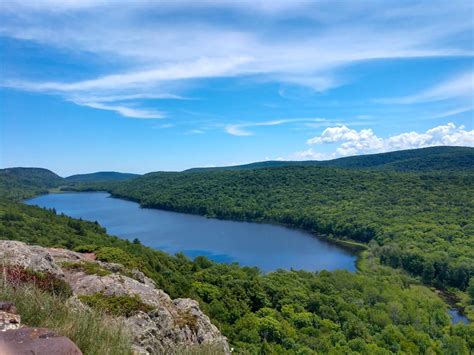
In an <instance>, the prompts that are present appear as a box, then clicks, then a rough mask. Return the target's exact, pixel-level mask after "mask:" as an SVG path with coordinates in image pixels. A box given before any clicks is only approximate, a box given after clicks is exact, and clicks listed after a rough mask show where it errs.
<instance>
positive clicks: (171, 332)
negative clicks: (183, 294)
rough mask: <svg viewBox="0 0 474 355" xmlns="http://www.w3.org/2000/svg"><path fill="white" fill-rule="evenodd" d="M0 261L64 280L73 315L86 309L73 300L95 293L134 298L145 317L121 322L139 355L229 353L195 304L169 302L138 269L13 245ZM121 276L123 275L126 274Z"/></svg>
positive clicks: (0, 246) (3, 248)
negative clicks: (80, 265) (79, 265)
mask: <svg viewBox="0 0 474 355" xmlns="http://www.w3.org/2000/svg"><path fill="white" fill-rule="evenodd" d="M2 253H3V254H2ZM1 259H5V260H8V261H7V262H9V263H12V264H15V265H21V266H25V267H29V268H31V269H33V270H35V271H42V272H50V273H53V274H55V275H57V276H58V277H61V278H63V279H64V280H65V281H66V282H67V283H68V284H69V285H70V286H71V288H72V290H73V293H74V296H73V297H72V298H71V299H70V300H69V301H68V302H69V303H70V304H71V307H72V308H74V309H77V310H84V309H87V306H85V305H83V304H82V303H81V302H80V300H79V299H78V297H77V296H82V295H94V294H96V293H102V294H103V295H105V296H122V295H128V296H134V295H138V296H139V297H140V299H141V301H142V302H143V303H145V304H147V305H149V306H151V307H152V308H153V310H151V311H149V312H138V313H137V314H135V315H133V316H131V317H128V318H123V322H124V324H125V326H126V328H127V329H128V330H129V331H130V333H131V335H132V338H133V343H134V350H135V352H136V353H138V354H163V353H167V354H171V353H177V352H178V351H177V350H176V349H185V348H191V347H193V346H199V345H205V346H210V347H212V348H213V349H216V351H215V353H223V354H227V353H230V350H229V345H228V342H227V339H226V338H225V337H224V336H223V335H222V334H221V333H220V331H219V330H218V329H217V328H216V326H214V325H213V324H212V323H211V321H210V319H209V317H207V316H206V315H205V314H204V313H202V311H201V310H200V308H199V304H198V303H197V302H196V301H194V300H191V299H185V298H181V299H176V300H172V299H171V298H170V297H169V296H168V294H166V293H165V292H164V291H162V290H160V289H157V288H156V287H155V284H154V282H153V280H151V279H149V278H148V277H146V276H145V275H144V274H143V273H141V272H140V271H138V270H125V268H124V267H123V266H122V265H120V264H113V263H103V262H100V261H94V258H93V257H91V255H84V254H81V253H76V252H73V251H69V250H64V249H53V248H50V249H47V248H42V247H37V246H28V245H26V244H24V243H21V242H11V241H0V260H1ZM64 261H67V262H82V261H87V262H94V263H97V264H99V265H100V266H101V267H103V268H105V269H107V270H108V271H110V272H111V273H110V274H108V275H105V276H99V275H95V274H94V275H89V274H86V273H85V272H83V271H81V270H80V269H70V268H65V269H64V270H63V269H61V268H60V267H59V265H58V263H60V262H64ZM125 271H126V274H127V276H125V275H124V273H125ZM129 276H132V277H129ZM0 353H1V351H0Z"/></svg>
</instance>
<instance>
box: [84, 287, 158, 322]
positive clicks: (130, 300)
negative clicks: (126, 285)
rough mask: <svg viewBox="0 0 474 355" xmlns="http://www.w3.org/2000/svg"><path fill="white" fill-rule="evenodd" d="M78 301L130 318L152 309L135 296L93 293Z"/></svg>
mask: <svg viewBox="0 0 474 355" xmlns="http://www.w3.org/2000/svg"><path fill="white" fill-rule="evenodd" d="M79 299H80V300H81V301H82V302H84V303H85V304H87V305H88V306H90V307H92V308H95V309H98V310H101V311H104V312H106V313H109V314H112V315H115V316H125V317H130V316H132V315H134V314H136V313H137V312H140V311H142V312H150V311H151V310H153V307H152V306H150V305H147V304H145V303H143V302H142V301H141V299H140V297H138V296H137V295H133V296H128V295H121V296H106V295H104V294H103V293H100V292H98V293H95V294H93V295H90V296H86V295H84V296H79Z"/></svg>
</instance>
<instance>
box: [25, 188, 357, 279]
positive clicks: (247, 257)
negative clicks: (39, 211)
mask: <svg viewBox="0 0 474 355" xmlns="http://www.w3.org/2000/svg"><path fill="white" fill-rule="evenodd" d="M26 203H27V204H29V205H38V206H40V207H45V208H55V209H56V211H57V212H58V213H64V214H66V215H68V216H71V217H76V218H82V219H85V220H90V221H97V222H99V223H100V224H101V225H102V226H103V227H105V228H107V232H108V233H109V234H112V235H116V236H119V237H121V238H125V239H129V240H133V239H134V238H138V239H140V241H141V242H142V243H143V244H144V245H147V246H150V247H153V248H156V249H160V250H163V251H165V252H168V253H170V254H175V253H177V252H183V253H184V254H185V255H187V256H189V257H195V256H198V255H205V256H207V257H209V258H210V259H212V260H215V261H217V262H226V263H228V262H238V263H239V264H241V265H246V266H258V267H259V268H260V269H262V270H263V271H273V270H276V269H279V268H281V269H291V268H293V269H303V270H308V271H316V270H323V269H325V270H335V269H346V270H349V271H355V262H356V259H357V256H356V255H355V254H353V253H351V252H350V251H348V250H346V249H343V248H342V247H340V246H337V245H334V244H331V243H328V242H326V241H324V240H321V239H318V238H316V237H315V236H313V235H311V234H309V233H305V232H302V231H298V230H295V229H290V228H285V227H281V226H274V225H269V224H260V223H248V222H234V221H223V220H218V219H211V218H206V217H202V216H195V215H190V214H184V213H176V212H168V211H161V210H156V209H146V208H140V206H139V205H138V204H137V203H135V202H130V201H125V200H121V199H116V198H112V197H110V195H109V194H108V193H104V192H81V193H62V194H50V195H42V196H39V197H35V198H33V199H31V200H28V201H26Z"/></svg>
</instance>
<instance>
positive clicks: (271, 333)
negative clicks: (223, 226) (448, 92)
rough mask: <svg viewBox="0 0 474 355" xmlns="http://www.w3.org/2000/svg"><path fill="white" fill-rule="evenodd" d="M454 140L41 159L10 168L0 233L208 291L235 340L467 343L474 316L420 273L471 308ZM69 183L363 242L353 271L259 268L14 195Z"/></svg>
mask: <svg viewBox="0 0 474 355" xmlns="http://www.w3.org/2000/svg"><path fill="white" fill-rule="evenodd" d="M445 148H446V147H442V148H436V149H435V148H432V149H426V150H419V151H405V152H395V153H388V154H392V155H389V156H387V155H383V154H380V155H374V156H365V157H351V158H347V159H348V160H347V161H345V163H344V164H346V165H347V164H349V163H350V164H352V166H345V167H344V168H340V167H336V168H335V167H328V166H311V165H308V166H305V165H294V166H276V167H257V168H256V169H231V170H193V171H189V172H182V173H171V172H168V173H164V172H161V173H150V174H146V175H144V176H141V177H137V178H134V179H132V180H129V181H106V182H101V183H85V182H82V183H74V184H72V183H67V182H66V181H65V180H63V179H62V178H60V177H58V176H57V175H55V174H54V173H51V172H49V171H47V170H44V169H17V170H15V169H5V170H0V196H2V198H1V199H0V238H4V239H15V240H21V241H25V242H28V243H33V244H39V245H45V246H60V247H66V248H69V249H75V250H78V251H95V252H96V254H97V255H98V257H99V258H101V260H107V261H116V262H119V263H122V264H124V265H126V266H128V267H138V268H140V269H141V270H142V271H143V272H145V273H146V274H147V275H148V276H150V277H151V278H153V279H154V280H155V281H156V282H157V284H158V286H159V287H161V288H163V289H164V290H165V291H166V292H168V293H169V294H170V295H171V296H172V297H192V298H195V299H197V300H199V302H200V304H201V306H202V308H203V310H204V311H205V312H206V313H207V314H208V315H209V316H210V317H211V319H212V320H213V322H214V323H215V324H216V325H217V326H218V327H219V328H220V329H221V330H222V332H223V333H224V334H225V335H226V336H228V337H229V339H230V342H231V344H232V345H233V346H234V347H235V349H236V350H237V352H238V353H239V352H240V353H246V352H247V353H252V354H253V353H262V354H267V353H278V354H280V353H300V354H310V353H333V354H336V353H337V354H339V353H364V354H388V353H413V354H415V353H422V354H433V353H443V354H468V353H472V352H473V351H474V325H473V324H472V322H471V324H469V325H464V324H457V325H451V324H450V321H449V317H448V315H447V312H446V305H445V304H444V303H443V302H442V301H441V299H440V298H439V297H438V296H437V295H436V294H435V292H433V291H432V290H430V289H429V288H427V287H425V286H423V285H432V286H433V287H436V288H438V289H442V290H445V291H451V292H453V293H456V294H457V295H460V296H461V297H462V298H463V300H462V303H463V306H465V307H466V311H467V313H468V316H469V317H472V314H473V312H472V310H473V309H474V217H473V216H474V211H473V208H474V204H473V202H474V201H473V196H474V173H473V172H472V166H473V165H474V164H473V161H472V151H473V149H472V148H471V149H470V148H466V149H463V148H459V149H458V148H452V149H445ZM463 152H464V153H463ZM393 154H395V155H393ZM358 159H362V160H360V161H358ZM450 161H451V162H452V164H451V163H450ZM332 162H336V160H334V161H332ZM459 162H464V163H459ZM458 163H459V164H458ZM350 164H349V165H350ZM411 164H413V165H411ZM393 166H398V167H400V166H403V169H402V168H393ZM410 166H412V168H409V169H407V168H406V167H410ZM456 166H458V167H459V168H456ZM433 167H437V168H433ZM399 170H401V171H402V172H400V171H399ZM60 186H62V188H64V189H67V190H71V189H72V190H107V191H110V192H111V193H112V194H114V195H116V196H119V197H123V198H127V199H131V200H135V201H138V202H140V204H141V205H143V206H145V207H152V208H161V209H167V210H175V211H182V212H188V213H195V214H201V215H207V216H210V217H218V218H225V219H239V220H251V221H259V222H270V223H280V224H285V225H290V226H294V227H298V228H301V229H304V230H307V231H310V232H312V233H315V234H319V235H321V236H322V237H326V238H331V239H334V240H336V239H337V240H343V241H345V242H347V243H357V244H362V245H365V246H366V248H367V250H366V251H365V252H364V253H363V256H362V257H361V259H360V261H359V271H358V272H357V273H349V272H346V271H336V272H325V271H323V272H318V273H311V272H305V271H283V270H280V271H277V272H273V273H269V274H262V273H261V272H260V271H259V270H258V269H256V268H250V267H240V266H238V265H236V264H233V265H226V264H217V263H214V262H212V261H210V260H208V259H206V258H204V257H197V258H196V259H195V260H189V259H188V258H186V257H185V256H184V255H181V254H178V255H176V256H170V255H168V254H166V253H163V252H160V251H158V250H154V249H151V248H148V247H146V246H143V245H142V244H141V243H140V241H138V240H135V241H134V242H130V241H126V240H122V239H119V238H117V237H113V236H110V235H108V234H107V233H106V231H105V229H104V228H102V227H101V226H100V225H98V224H97V223H93V222H86V221H81V220H77V219H73V218H69V217H67V216H62V215H57V214H56V212H55V211H54V210H51V211H49V210H43V209H40V208H37V207H32V206H26V205H23V204H21V203H18V202H15V201H18V200H20V199H21V198H26V197H30V196H34V195H36V194H39V193H44V192H47V191H48V190H49V189H51V188H55V189H56V190H57V188H58V187H60Z"/></svg>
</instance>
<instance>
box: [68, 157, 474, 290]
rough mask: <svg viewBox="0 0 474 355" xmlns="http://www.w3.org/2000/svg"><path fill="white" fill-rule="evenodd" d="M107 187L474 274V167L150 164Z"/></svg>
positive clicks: (430, 268) (435, 272) (413, 263)
mask: <svg viewBox="0 0 474 355" xmlns="http://www.w3.org/2000/svg"><path fill="white" fill-rule="evenodd" d="M77 188H79V189H81V188H86V189H91V188H95V189H99V190H108V191H110V192H111V193H112V194H114V195H115V196H118V197H124V198H127V199H132V200H135V201H138V202H140V204H141V205H142V206H144V207H152V208H160V209H165V210H173V211H181V212H188V213H195V214H201V215H207V216H210V217H218V218H225V219H239V220H251V221H265V222H273V223H282V224H285V225H290V226H294V227H298V228H302V229H305V230H308V231H310V232H313V233H317V234H322V235H326V236H328V237H333V238H339V239H345V240H347V239H350V240H353V241H356V242H361V243H367V244H369V246H370V251H371V253H373V254H374V255H376V256H378V257H379V258H380V260H381V262H382V263H384V264H387V265H390V266H392V267H395V268H398V267H402V268H404V269H405V270H406V271H408V272H409V273H411V274H413V275H416V276H418V277H420V278H421V279H422V280H423V281H424V282H425V283H428V284H433V285H435V286H437V287H456V288H459V289H460V290H465V289H466V287H467V286H468V283H469V279H470V277H472V276H474V219H473V216H474V204H473V196H474V174H468V173H455V174H454V173H422V174H420V173H397V172H388V171H383V172H378V171H361V170H348V169H336V168H326V167H298V166H294V167H281V168H266V169H256V170H238V171H209V172H190V173H152V174H147V175H145V176H143V177H140V178H137V179H134V180H132V181H130V182H125V183H120V184H106V185H98V186H86V187H84V186H83V187H77Z"/></svg>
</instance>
